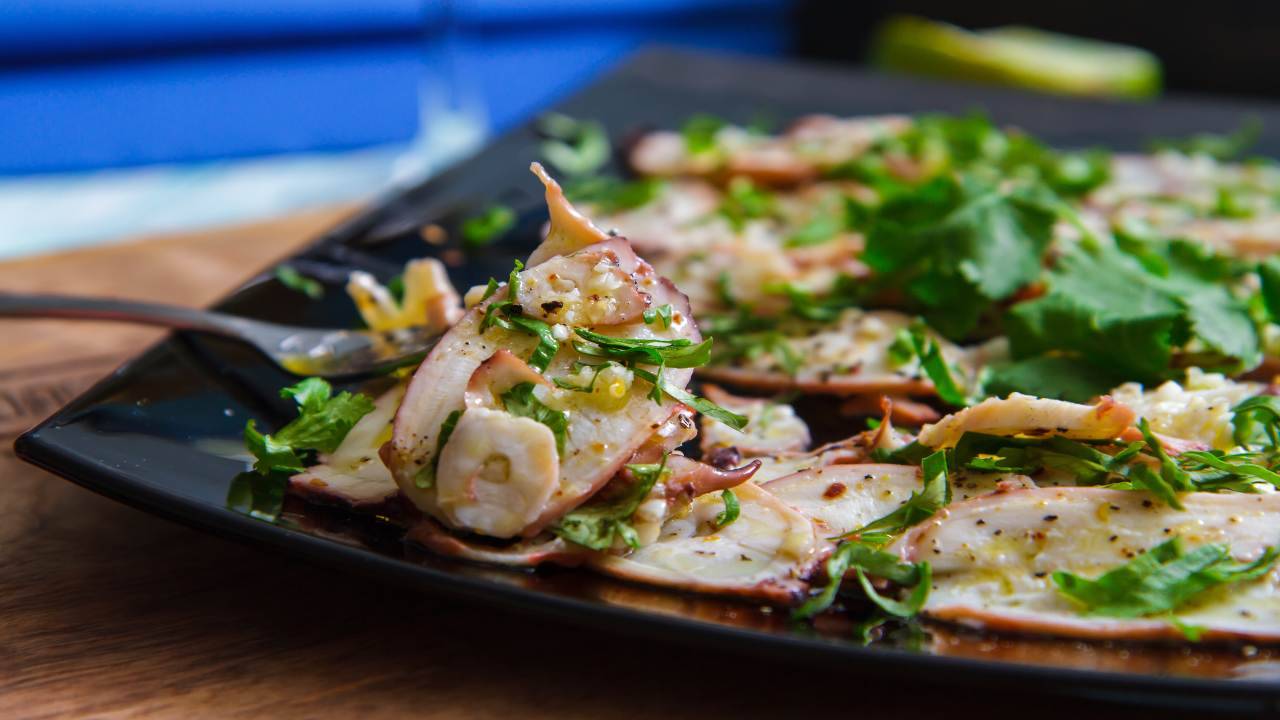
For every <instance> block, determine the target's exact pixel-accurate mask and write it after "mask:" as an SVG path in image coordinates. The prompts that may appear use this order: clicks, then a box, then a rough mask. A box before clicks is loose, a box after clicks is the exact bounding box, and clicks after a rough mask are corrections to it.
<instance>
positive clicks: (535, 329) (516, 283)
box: [480, 260, 560, 372]
mask: <svg viewBox="0 0 1280 720" xmlns="http://www.w3.org/2000/svg"><path fill="white" fill-rule="evenodd" d="M523 269H524V263H522V262H520V261H519V260H517V261H516V263H515V268H514V269H512V271H511V274H510V275H509V276H508V277H507V297H506V298H505V299H503V300H495V301H494V302H492V303H490V304H489V307H487V308H485V312H484V318H483V319H482V320H481V321H480V332H482V333H483V332H485V331H486V330H488V329H489V328H491V327H500V328H502V329H503V330H519V331H520V332H523V333H525V334H526V335H532V336H533V337H536V338H538V344H537V345H535V346H534V348H533V352H532V353H530V355H529V360H528V363H529V367H531V368H534V369H535V370H537V371H538V372H545V371H546V369H547V366H548V365H550V364H551V360H552V359H553V358H555V356H556V353H557V352H559V350H560V341H559V340H557V339H556V336H555V333H554V332H553V331H552V329H551V325H549V324H547V323H545V322H543V321H541V320H538V319H535V318H531V317H528V316H525V315H522V314H520V306H519V305H517V304H516V296H517V295H519V293H520V271H521V270H523ZM497 288H498V285H497V281H495V280H493V279H492V278H490V279H489V286H488V288H486V289H485V296H484V297H485V299H488V298H490V297H492V296H493V294H494V293H496V292H497Z"/></svg>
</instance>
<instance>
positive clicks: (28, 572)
mask: <svg viewBox="0 0 1280 720" xmlns="http://www.w3.org/2000/svg"><path fill="white" fill-rule="evenodd" d="M347 212H349V210H348V209H346V208H335V209H326V210H320V211H315V212H309V213H306V214H304V215H298V216H294V217H290V218H286V219H282V220H277V221H272V222H266V223H261V224H257V225H252V226H247V227H240V228H234V229H224V230H218V231H210V232H202V233H196V234H190V235H184V236H173V237H165V238H157V239H150V240H146V241H140V242H135V243H128V244H122V245H115V246H110V247H103V248H98V249H90V250H83V251H77V252H73V253H68V254H62V255H54V256H47V257H39V258H34V259H30V260H21V261H17V262H11V263H8V264H0V290H9V291H16V290H22V291H53V292H68V293H72V292H74V293H84V294H94V295H115V296H119V297H129V298H143V299H151V300H158V301H166V302H177V303H184V304H190V305H204V304H207V303H209V302H211V301H213V300H215V299H216V298H218V297H219V296H221V295H222V294H224V293H226V292H227V291H228V290H229V289H230V288H232V287H234V286H235V285H236V284H238V283H239V282H241V281H242V280H244V279H245V278H246V277H248V276H249V275H250V274H251V273H252V272H253V271H255V270H256V269H258V268H261V267H265V266H268V265H270V264H271V263H272V262H274V261H275V260H276V259H278V258H281V257H283V256H285V255H287V254H288V253H289V251H290V250H291V249H292V248H294V247H297V246H298V245H300V244H302V243H303V242H305V241H306V240H308V239H309V238H311V237H314V236H315V235H316V234H317V233H318V232H320V231H321V230H323V229H325V228H326V227H328V226H330V225H332V224H334V223H336V222H337V221H338V220H339V219H340V218H341V217H342V216H344V215H345V214H346V213H347ZM158 337H159V333H158V332H157V331H155V330H149V329H140V328H135V327H128V326H112V325H93V324H83V323H69V322H45V321H3V320H0V338H2V339H3V343H0V717H2V718H10V717H21V718H44V717H50V718H53V717H57V718H62V717H129V718H151V717H164V718H184V719H185V718H200V717H244V718H253V719H254V720H259V719H261V718H282V717H351V716H359V717H361V718H362V720H367V719H370V718H382V717H387V718H391V717H406V716H423V717H438V718H495V719H497V718H501V719H502V720H508V719H513V718H567V717H580V718H627V719H628V720H645V719H647V718H654V719H658V718H662V719H664V720H666V719H668V718H690V719H694V718H697V719H698V720H704V719H705V718H710V717H770V718H786V717H818V718H835V717H843V716H865V717H875V718H885V719H886V720H896V719H897V718H911V717H934V718H946V717H956V718H960V717H978V716H979V715H978V713H981V715H980V716H981V717H985V718H991V717H1005V716H1008V717H1019V716H1021V717H1025V716H1026V715H1025V714H1026V712H1027V710H1029V709H1034V711H1033V712H1034V715H1035V716H1036V717H1038V718H1050V717H1063V718H1073V719H1074V720H1078V718H1079V717H1080V716H1081V713H1082V712H1088V713H1090V714H1091V715H1092V716H1093V717H1107V716H1111V715H1112V713H1111V712H1109V711H1105V710H1102V711H1100V709H1099V708H1097V707H1089V708H1084V707H1082V706H1081V704H1080V703H1076V702H1063V701H1061V700H1046V699H1045V698H1042V697H1037V696H1035V695H1034V694H1033V691H1034V688H1029V689H1028V692H1026V693H1001V694H1000V695H999V696H998V697H992V695H991V694H989V693H985V692H966V691H963V690H962V691H959V692H956V691H948V690H942V689H939V688H937V687H936V686H934V685H932V682H931V681H929V680H927V679H922V678H902V679H901V680H900V682H898V683H886V682H885V681H884V680H883V679H880V678H875V679H872V678H866V677H860V676H859V675H858V674H856V673H850V672H848V671H845V672H840V673H837V672H833V671H829V670H825V669H822V668H805V667H796V666H792V665H788V664H785V663H781V662H777V661H771V660H765V659H760V658H755V657H745V656H736V655H734V654H732V653H727V652H722V651H719V650H707V649H704V648H696V647H694V648H691V647H684V646H678V645H670V644H666V643H659V642H654V641H642V640H636V639H634V638H628V637H621V636H613V635H609V634H605V633H600V632H596V631H591V630H584V629H579V628H575V627H571V626H567V625H562V624H559V623H555V622H549V621H547V620H546V619H543V618H527V617H524V616H520V615H513V614H507V613H501V612H495V611H493V610H489V609H485V608H471V607H467V606H465V605H461V604H457V603H447V602H442V601H438V600H433V599H428V598H425V597H423V596H421V595H419V594H416V593H414V592H408V591H405V590H404V589H401V588H397V587H393V586H389V585H386V584H383V583H380V582H377V581H372V580H369V579H367V578H363V577H358V576H351V575H347V574H343V573H339V572H337V571H333V570H329V569H324V568H318V567H313V566H309V565H306V564H303V563H300V562H298V561H294V560H290V559H286V558H283V557H280V556H277V555H273V554H270V553H266V552H263V551H261V550H258V549H254V548H249V547H244V546H241V545H238V544H234V543H230V542H226V541H224V540H220V539H217V538H214V537H211V536H207V535H204V534H201V533H199V532H196V531H194V530H189V529H187V528H185V527H182V526H179V525H176V524H173V523H169V522H166V521H164V520H160V519H158V518H154V517H151V516H149V515H146V514H143V513H141V512H139V511H136V510H133V509H131V508H127V507H125V506H123V505H119V504H117V503H114V502H112V501H110V500H107V499H105V498H102V497H99V496H97V495H94V494H92V493H90V492H88V491H86V490H83V489H81V488H79V487H77V486H75V485H72V484H71V483H68V482H65V481H63V480H61V479H59V478H56V477H53V476H51V475H49V474H47V473H44V472H42V471H40V470H37V469H36V468H34V467H31V466H28V465H26V464H24V463H21V462H19V461H18V460H17V459H16V458H15V457H14V456H13V452H12V449H11V446H10V445H11V440H12V437H13V435H15V434H17V433H18V432H20V431H21V430H23V429H25V428H26V427H28V426H30V425H32V424H34V423H35V422H37V421H39V420H40V419H42V418H44V417H45V416H47V415H48V414H49V413H51V412H52V411H53V410H55V409H56V408H57V407H58V406H59V405H60V404H62V403H63V402H65V401H66V400H68V399H70V398H71V397H72V396H73V395H75V394H76V393H77V392H78V391H79V390H80V389H82V388H84V387H85V386H86V385H87V384H88V383H89V382H91V381H93V380H95V379H97V378H98V377H100V376H102V375H103V374H105V373H107V372H109V371H110V370H111V369H112V368H113V367H115V366H116V365H117V364H119V363H120V362H121V361H122V360H124V359H126V358H127V357H128V356H129V355H130V354H132V353H134V352H137V351H138V350H140V349H141V348H143V347H144V346H145V345H147V344H148V343H150V342H152V341H154V340H155V339H156V338H158ZM922 683H928V684H927V685H926V684H922ZM924 687H929V688H930V690H929V691H928V692H920V690H921V688H924ZM1114 715H1115V716H1116V717H1122V716H1123V717H1131V716H1132V712H1131V711H1130V712H1116V713H1114ZM1163 716H1164V717H1173V715H1171V714H1167V713H1166V714H1164V715H1163Z"/></svg>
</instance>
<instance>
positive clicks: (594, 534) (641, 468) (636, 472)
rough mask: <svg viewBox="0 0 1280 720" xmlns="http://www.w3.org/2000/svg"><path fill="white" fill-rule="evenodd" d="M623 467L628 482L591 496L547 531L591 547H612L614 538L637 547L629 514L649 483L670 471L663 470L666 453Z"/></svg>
mask: <svg viewBox="0 0 1280 720" xmlns="http://www.w3.org/2000/svg"><path fill="white" fill-rule="evenodd" d="M626 468H627V470H629V471H630V474H631V477H632V480H633V482H632V483H631V484H630V485H628V486H627V487H625V488H624V489H622V490H620V491H618V492H615V493H612V494H609V493H608V490H606V491H605V492H602V493H601V495H603V496H604V497H602V498H599V499H597V498H592V499H591V501H589V502H588V503H587V504H585V505H582V506H580V507H578V508H577V509H576V510H573V511H571V512H569V513H567V514H566V515H565V516H564V517H562V518H560V520H558V521H557V522H556V523H555V524H554V525H552V526H551V528H550V529H551V531H552V532H553V533H555V534H556V535H558V536H560V537H562V538H564V539H565V540H568V541H569V542H572V543H577V544H578V545H581V546H583V547H586V548H590V549H591V550H608V549H609V548H611V547H613V544H614V539H615V538H617V539H620V540H622V542H623V543H624V544H626V545H627V546H628V547H630V548H632V549H638V548H639V547H640V541H639V537H638V536H637V534H636V531H635V528H633V527H632V526H631V522H630V521H631V517H632V516H633V515H635V513H636V508H638V507H640V503H641V502H643V501H644V499H645V497H646V496H648V494H649V491H650V490H652V489H653V486H654V485H656V484H657V483H658V482H659V481H660V480H661V479H662V477H663V476H664V475H668V474H670V472H671V471H670V470H668V469H667V456H666V455H663V456H662V462H660V463H653V464H631V465H627V466H626Z"/></svg>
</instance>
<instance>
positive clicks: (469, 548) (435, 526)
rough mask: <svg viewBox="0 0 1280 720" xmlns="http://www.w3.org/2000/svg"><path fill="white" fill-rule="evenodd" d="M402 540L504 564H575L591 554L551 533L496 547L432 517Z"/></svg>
mask: <svg viewBox="0 0 1280 720" xmlns="http://www.w3.org/2000/svg"><path fill="white" fill-rule="evenodd" d="M405 539H406V540H409V541H411V542H415V543H418V544H419V545H421V546H423V547H425V548H427V549H428V550H430V551H432V552H434V553H436V554H438V555H444V556H445V557H451V558H456V559H458V560H466V561H468V562H476V563H485V564H486V565H503V566H506V567H526V568H528V567H537V566H538V565H542V564H544V563H551V564H555V565H567V566H575V565H580V564H582V562H583V561H584V560H586V559H587V557H589V556H590V555H591V554H592V551H590V550H587V549H586V548H583V547H579V546H577V545H574V544H573V543H570V542H566V541H565V540H562V539H560V538H558V537H555V536H552V535H550V534H542V535H539V536H537V537H534V538H530V539H528V540H519V541H517V542H515V543H512V544H510V545H507V546H503V547H496V546H493V545H490V544H487V543H484V542H480V541H479V540H477V539H474V538H464V537H459V536H457V535H455V534H454V533H451V532H450V531H448V530H446V529H445V528H444V527H443V526H441V525H440V524H439V523H437V522H436V521H434V520H432V519H431V518H423V519H422V520H421V521H419V522H418V523H416V524H414V526H413V527H412V528H410V529H409V532H408V533H407V534H406V535H405Z"/></svg>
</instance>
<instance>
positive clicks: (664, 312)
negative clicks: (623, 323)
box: [644, 303, 674, 328]
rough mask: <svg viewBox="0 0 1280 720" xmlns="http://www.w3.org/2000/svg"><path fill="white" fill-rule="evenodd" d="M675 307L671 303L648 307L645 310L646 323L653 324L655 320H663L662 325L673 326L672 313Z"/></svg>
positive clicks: (665, 326)
mask: <svg viewBox="0 0 1280 720" xmlns="http://www.w3.org/2000/svg"><path fill="white" fill-rule="evenodd" d="M673 312H674V308H672V307H671V304H670V303H668V304H666V305H659V306H658V307H656V308H648V309H646V310H645V311H644V322H645V324H646V325H652V324H653V323H654V322H655V321H661V322H662V327H664V328H669V327H671V320H672V313H673Z"/></svg>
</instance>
